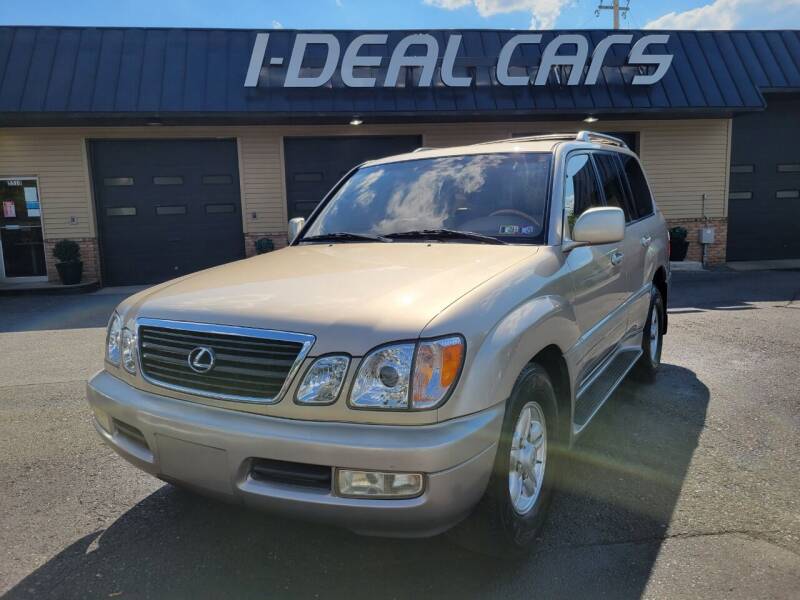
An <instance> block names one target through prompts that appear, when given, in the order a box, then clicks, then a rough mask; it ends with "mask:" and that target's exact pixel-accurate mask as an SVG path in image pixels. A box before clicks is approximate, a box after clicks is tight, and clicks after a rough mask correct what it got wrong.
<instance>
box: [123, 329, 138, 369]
mask: <svg viewBox="0 0 800 600" xmlns="http://www.w3.org/2000/svg"><path fill="white" fill-rule="evenodd" d="M122 366H123V367H125V370H126V371H127V372H128V373H130V374H131V375H135V374H136V336H135V335H134V334H133V332H132V331H131V330H130V329H128V328H127V327H126V328H125V329H123V330H122Z"/></svg>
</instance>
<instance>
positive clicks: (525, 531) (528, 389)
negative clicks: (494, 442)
mask: <svg viewBox="0 0 800 600" xmlns="http://www.w3.org/2000/svg"><path fill="white" fill-rule="evenodd" d="M523 411H527V412H528V414H531V415H532V417H533V418H532V420H531V427H532V428H533V429H536V430H537V431H538V429H537V428H535V427H534V426H533V421H534V420H538V419H539V417H543V420H544V421H545V423H544V427H543V428H541V431H542V432H543V434H544V435H543V437H544V441H543V444H542V445H541V446H540V448H541V447H543V450H536V451H535V452H536V457H537V458H538V457H539V456H540V455H541V454H543V456H544V463H543V477H541V479H542V483H541V485H540V486H538V493H534V494H530V495H535V499H534V500H533V502H532V504H531V505H530V507H527V506H522V509H520V508H519V506H520V504H521V503H520V502H519V497H518V501H517V503H516V505H515V502H514V500H512V495H511V494H512V492H511V489H512V488H511V479H512V473H511V472H510V463H511V460H512V459H511V450H512V443H514V441H515V439H516V440H519V439H520V438H519V436H516V437H515V430H516V429H517V427H518V426H519V425H520V420H521V416H522V413H523ZM537 411H538V412H537ZM557 419H558V411H557V404H556V394H555V391H554V390H553V385H552V383H551V381H550V377H549V376H548V375H547V372H546V371H545V370H544V368H542V367H541V366H540V365H538V364H535V363H531V364H529V365H528V366H527V367H525V369H524V370H523V371H522V373H520V375H519V377H518V378H517V381H516V383H515V384H514V389H513V391H512V393H511V397H510V399H509V400H508V404H507V406H506V413H505V417H504V419H503V429H502V432H501V436H500V442H499V444H498V448H497V455H496V457H495V464H494V469H493V471H492V475H491V478H490V480H489V484H488V486H487V488H486V492H485V493H484V496H483V498H482V499H481V500H480V502H479V503H478V505H477V506H476V508H475V510H474V511H473V513H472V514H471V515H470V516H469V517H467V519H466V520H465V521H463V522H462V523H461V524H460V525H458V526H457V527H456V528H455V529H453V530H451V533H450V535H451V538H452V539H453V540H454V541H455V542H456V543H458V544H459V545H461V546H463V547H466V548H468V549H469V550H473V551H476V552H479V553H482V554H489V555H492V556H498V557H509V556H511V557H513V556H520V555H523V554H524V553H525V550H526V549H528V548H529V547H530V546H531V542H532V541H533V540H534V538H535V537H536V534H537V533H538V532H539V530H540V529H541V527H542V525H543V523H544V521H545V519H546V516H547V510H548V507H549V505H550V500H551V498H552V494H553V488H554V483H555V481H556V476H557V473H558V465H557V464H556V460H555V458H556V456H557V455H558V452H559V449H558V447H557V445H558V439H557V434H558V427H557ZM532 435H533V436H534V437H537V438H538V436H536V435H535V433H533V434H532ZM530 446H535V444H533V443H531V444H530ZM527 452H531V450H528V451H527ZM540 453H541V454H540ZM519 455H520V454H518V456H519ZM528 456H530V455H529V454H528ZM528 462H529V463H530V462H531V461H528ZM531 479H532V478H528V482H530V480H531ZM520 483H521V482H520ZM521 490H525V491H524V492H521V493H524V494H526V495H528V490H527V488H525V487H524V486H523V488H521ZM528 500H530V498H528Z"/></svg>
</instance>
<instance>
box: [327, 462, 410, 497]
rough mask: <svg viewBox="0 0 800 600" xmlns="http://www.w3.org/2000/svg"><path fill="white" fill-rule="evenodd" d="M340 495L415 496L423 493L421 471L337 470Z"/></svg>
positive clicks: (337, 484) (337, 485)
mask: <svg viewBox="0 0 800 600" xmlns="http://www.w3.org/2000/svg"><path fill="white" fill-rule="evenodd" d="M336 487H337V492H338V494H339V495H340V496H349V497H357V498H363V497H368V498H413V497H414V496H419V495H420V494H421V493H422V475H421V474H420V473H380V472H377V471H351V470H350V469H338V470H337V471H336Z"/></svg>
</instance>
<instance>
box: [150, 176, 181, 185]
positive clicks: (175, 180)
mask: <svg viewBox="0 0 800 600" xmlns="http://www.w3.org/2000/svg"><path fill="white" fill-rule="evenodd" d="M153 183H154V184H155V185H183V177H181V176H180V175H175V176H172V175H157V176H156V177H153Z"/></svg>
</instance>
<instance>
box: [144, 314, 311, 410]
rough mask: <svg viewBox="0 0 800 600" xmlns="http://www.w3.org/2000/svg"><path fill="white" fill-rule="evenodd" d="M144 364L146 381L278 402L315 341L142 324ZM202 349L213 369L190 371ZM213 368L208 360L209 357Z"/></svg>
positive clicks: (220, 329)
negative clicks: (196, 352)
mask: <svg viewBox="0 0 800 600" xmlns="http://www.w3.org/2000/svg"><path fill="white" fill-rule="evenodd" d="M138 323H139V333H138V336H139V358H140V362H141V367H142V374H143V375H144V377H145V379H147V380H148V381H150V382H151V383H154V384H156V385H159V386H162V387H166V388H170V389H174V390H178V391H182V392H186V393H189V394H198V395H201V396H207V397H211V398H219V399H223V400H236V401H244V402H264V403H267V402H277V401H278V400H279V399H280V396H281V395H282V393H283V392H284V391H285V388H286V387H287V386H288V384H289V382H290V381H291V378H292V376H293V375H294V373H295V371H296V370H297V368H298V367H299V366H300V363H301V362H302V361H303V359H304V358H305V356H306V354H307V353H308V351H309V350H310V349H311V345H312V344H313V342H314V337H313V336H310V335H302V334H295V333H287V332H281V331H269V330H261V329H251V328H247V327H229V326H222V325H206V324H200V323H183V322H179V321H159V320H155V319H139V322H138ZM198 348H206V349H210V350H211V351H212V353H213V357H214V360H213V366H212V367H211V368H210V369H209V370H208V371H206V372H203V373H199V372H197V371H196V370H194V369H192V368H191V367H190V365H189V355H190V354H191V353H192V351H193V350H195V349H198ZM204 358H205V361H204V362H205V363H208V362H209V360H208V355H206V356H205V357H204Z"/></svg>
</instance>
